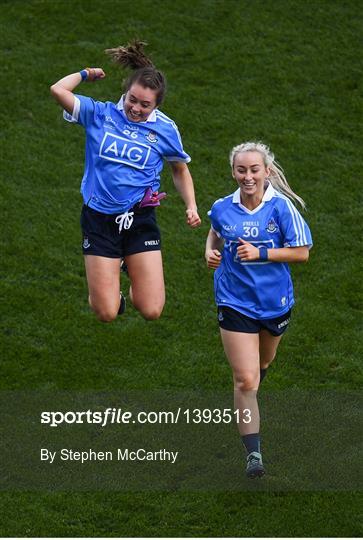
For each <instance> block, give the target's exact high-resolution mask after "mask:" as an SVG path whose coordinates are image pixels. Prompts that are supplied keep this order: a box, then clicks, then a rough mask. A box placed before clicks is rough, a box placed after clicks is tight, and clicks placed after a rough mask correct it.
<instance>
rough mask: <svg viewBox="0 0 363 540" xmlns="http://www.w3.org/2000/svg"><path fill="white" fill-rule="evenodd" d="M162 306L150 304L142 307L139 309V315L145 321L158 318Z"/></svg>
mask: <svg viewBox="0 0 363 540" xmlns="http://www.w3.org/2000/svg"><path fill="white" fill-rule="evenodd" d="M135 307H136V306H135ZM163 307H164V305H162V306H150V307H143V308H141V309H139V311H140V313H141V315H142V316H143V317H144V319H146V320H147V321H155V320H157V319H159V318H160V315H161V314H162V311H163Z"/></svg>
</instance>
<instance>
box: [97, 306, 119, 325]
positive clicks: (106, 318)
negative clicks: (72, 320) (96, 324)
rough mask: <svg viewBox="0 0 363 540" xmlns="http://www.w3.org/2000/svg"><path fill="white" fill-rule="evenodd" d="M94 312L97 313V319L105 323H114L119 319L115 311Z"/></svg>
mask: <svg viewBox="0 0 363 540" xmlns="http://www.w3.org/2000/svg"><path fill="white" fill-rule="evenodd" d="M93 311H94V312H95V315H96V317H97V319H98V320H99V321H101V322H104V323H108V322H112V321H114V320H115V319H116V317H117V311H116V313H115V312H114V311H111V310H106V309H103V310H96V309H94V310H93Z"/></svg>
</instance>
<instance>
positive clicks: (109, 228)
mask: <svg viewBox="0 0 363 540" xmlns="http://www.w3.org/2000/svg"><path fill="white" fill-rule="evenodd" d="M143 45H145V44H144V43H142V42H138V41H137V42H134V43H132V44H130V45H128V46H126V47H118V48H116V49H108V50H107V51H106V52H107V53H108V54H109V55H110V56H111V57H112V58H113V59H114V60H115V61H117V62H118V63H119V64H121V66H124V67H129V68H131V69H132V70H133V73H131V75H130V76H129V78H128V79H127V81H126V84H125V87H124V94H123V95H122V97H121V99H120V100H119V101H118V103H112V102H110V101H106V102H101V101H94V100H93V99H91V98H89V97H85V96H82V95H79V94H74V93H73V90H74V89H75V88H76V86H78V85H79V84H80V83H81V82H83V81H92V82H94V81H97V80H100V79H104V78H105V76H106V75H105V73H104V71H103V69H101V68H85V69H83V70H81V71H80V72H77V73H72V74H71V75H67V76H66V77H64V78H63V79H61V80H60V81H58V82H56V83H55V84H53V85H52V86H51V93H52V95H53V96H54V98H55V99H56V101H57V102H58V103H59V104H60V105H61V106H62V107H63V108H64V109H65V119H66V120H69V121H70V122H76V123H78V124H80V125H81V126H82V127H83V128H84V129H85V132H86V152H85V170H84V175H83V179H82V184H81V193H82V196H83V202H84V204H83V208H82V215H81V226H82V232H83V243H82V249H83V254H84V259H85V266H86V274H87V282H88V290H89V303H90V305H91V308H92V309H93V311H94V312H95V313H96V315H97V317H98V318H99V319H100V320H101V321H105V322H108V321H112V320H113V319H114V318H115V317H116V316H117V314H118V313H120V314H121V313H123V311H124V310H125V299H124V297H123V296H122V295H120V262H121V259H124V261H125V263H126V265H127V268H128V273H129V277H130V280H131V287H130V298H131V301H132V303H133V305H134V306H135V308H136V309H137V310H139V311H140V313H141V314H142V315H143V317H144V318H145V319H157V318H158V317H159V316H160V314H161V312H162V309H163V306H164V302H165V289H164V277H163V266H162V258H161V251H160V249H161V246H160V231H159V228H158V226H157V223H156V217H155V206H158V205H159V204H160V199H161V198H162V197H163V196H164V194H158V189H159V186H160V173H161V170H162V168H163V160H164V159H165V160H166V161H168V162H169V163H170V166H171V173H172V176H173V181H174V184H175V186H176V188H177V190H178V191H179V193H180V194H181V197H182V198H183V200H184V203H185V206H186V220H187V223H188V225H190V226H191V227H197V226H198V225H200V218H199V216H198V212H197V207H196V203H195V197H194V188H193V180H192V177H191V175H190V172H189V169H188V166H187V163H188V162H189V161H190V157H189V155H188V154H187V153H186V152H184V150H183V146H182V141H181V138H180V135H179V131H178V128H177V126H176V125H175V123H174V122H173V121H172V120H171V119H170V118H168V117H167V116H166V115H165V114H163V113H162V112H161V111H160V110H159V109H158V106H159V105H160V104H161V103H162V101H163V98H164V95H165V91H166V82H165V77H164V75H163V74H162V73H161V72H160V71H159V70H157V69H156V68H155V67H154V65H153V64H152V62H151V61H150V59H149V58H148V57H146V56H145V54H144V52H143Z"/></svg>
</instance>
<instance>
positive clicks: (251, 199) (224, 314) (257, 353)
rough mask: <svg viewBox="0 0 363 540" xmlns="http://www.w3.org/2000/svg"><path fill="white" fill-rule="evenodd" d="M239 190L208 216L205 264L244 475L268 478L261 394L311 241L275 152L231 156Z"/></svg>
mask: <svg viewBox="0 0 363 540" xmlns="http://www.w3.org/2000/svg"><path fill="white" fill-rule="evenodd" d="M230 164H231V167H232V176H233V177H234V178H235V180H236V181H237V184H238V189H237V191H235V192H234V193H232V194H231V195H229V196H227V197H225V198H223V199H219V200H217V201H216V202H215V203H214V204H213V206H212V209H211V210H210V212H209V217H210V220H211V225H212V227H211V229H210V231H209V234H208V238H207V243H206V253H205V257H206V261H207V265H208V267H209V268H213V269H214V270H215V273H214V289H215V299H216V304H217V306H218V321H219V326H220V332H221V338H222V342H223V347H224V351H225V353H226V356H227V358H228V360H229V363H230V365H231V368H232V372H233V381H234V400H235V408H236V409H238V410H239V425H238V428H239V432H240V435H241V438H242V442H243V444H244V446H245V448H246V450H247V469H246V474H247V476H248V477H250V478H254V477H256V476H262V475H263V474H264V473H265V470H264V466H263V463H262V456H261V449H260V435H259V431H260V418H259V410H258V403H257V390H258V387H259V384H260V383H261V381H262V379H263V377H264V376H265V374H266V370H267V368H268V367H269V365H270V364H271V362H272V361H273V359H274V358H275V355H276V350H277V347H278V344H279V342H280V340H281V337H282V334H283V333H284V332H285V330H286V329H287V326H288V324H289V321H290V316H291V308H292V306H293V304H294V295H293V286H292V281H291V276H290V271H289V266H288V263H297V262H306V261H307V260H308V258H309V249H310V248H311V246H312V239H311V234H310V230H309V227H308V226H307V224H306V223H305V221H304V219H303V218H302V216H301V215H300V213H299V212H298V211H297V209H296V207H295V205H294V204H293V203H292V201H293V200H295V201H298V202H299V203H300V204H301V205H302V206H303V207H305V204H304V201H303V200H302V199H301V198H300V197H298V196H297V195H296V194H295V193H294V192H293V191H292V190H291V188H290V186H289V185H288V183H287V181H286V178H285V176H284V173H283V171H282V169H281V168H280V167H279V166H278V165H277V163H276V162H275V159H274V155H273V154H272V152H271V151H270V149H269V148H268V147H267V146H266V145H264V144H262V143H255V142H247V143H243V144H240V145H238V146H236V147H235V148H233V150H232V152H231V154H230Z"/></svg>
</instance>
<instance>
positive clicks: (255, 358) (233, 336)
mask: <svg viewBox="0 0 363 540" xmlns="http://www.w3.org/2000/svg"><path fill="white" fill-rule="evenodd" d="M220 331H221V337H222V343H223V347H224V351H225V353H226V356H227V358H228V361H229V363H230V365H231V368H232V371H233V382H234V405H235V408H236V409H238V410H239V425H238V430H239V432H240V434H241V435H248V434H250V433H258V432H259V430H260V414H259V410H258V403H257V397H256V395H257V389H258V384H259V380H260V357H259V335H258V334H247V333H243V332H231V331H229V330H224V329H223V328H221V329H220ZM246 409H248V410H249V411H251V414H250V417H251V422H249V423H246V422H244V421H243V420H246V413H244V412H243V411H245V410H246Z"/></svg>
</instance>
